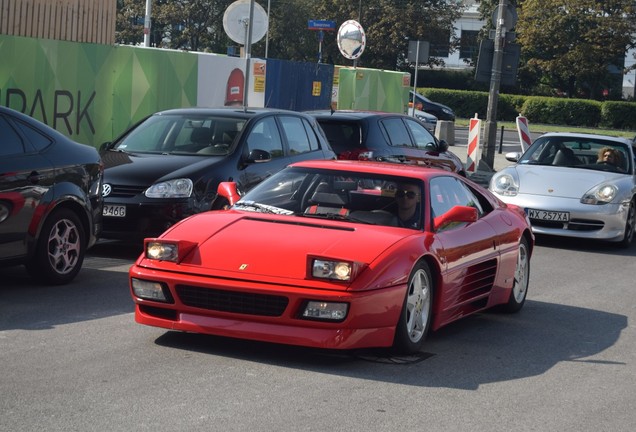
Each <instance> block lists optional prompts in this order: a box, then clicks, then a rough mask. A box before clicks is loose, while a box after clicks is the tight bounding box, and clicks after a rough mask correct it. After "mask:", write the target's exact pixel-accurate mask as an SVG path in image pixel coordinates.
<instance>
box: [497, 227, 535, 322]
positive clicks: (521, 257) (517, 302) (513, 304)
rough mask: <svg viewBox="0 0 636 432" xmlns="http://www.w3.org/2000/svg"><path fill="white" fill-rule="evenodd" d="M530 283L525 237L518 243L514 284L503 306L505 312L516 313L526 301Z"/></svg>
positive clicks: (528, 251)
mask: <svg viewBox="0 0 636 432" xmlns="http://www.w3.org/2000/svg"><path fill="white" fill-rule="evenodd" d="M529 282H530V249H529V248H528V241H527V240H526V239H525V237H522V238H521V241H520V242H519V251H518V254H517V267H516V268H515V276H514V282H513V283H512V290H511V291H510V298H509V299H508V303H507V304H506V305H504V308H503V309H504V311H505V312H509V313H512V312H517V311H519V310H520V309H521V308H522V307H523V304H524V303H525V301H526V295H527V294H528V284H529Z"/></svg>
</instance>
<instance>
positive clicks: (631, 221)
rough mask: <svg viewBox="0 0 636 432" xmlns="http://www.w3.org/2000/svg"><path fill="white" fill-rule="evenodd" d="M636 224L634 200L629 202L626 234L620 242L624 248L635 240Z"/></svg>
mask: <svg viewBox="0 0 636 432" xmlns="http://www.w3.org/2000/svg"><path fill="white" fill-rule="evenodd" d="M635 226H636V204H634V200H632V202H630V203H629V209H628V210H627V221H626V222H625V234H624V235H623V240H621V241H620V242H619V243H618V244H619V246H620V247H622V248H628V247H629V246H630V245H631V244H632V241H633V240H634V229H635V228H634V227H635Z"/></svg>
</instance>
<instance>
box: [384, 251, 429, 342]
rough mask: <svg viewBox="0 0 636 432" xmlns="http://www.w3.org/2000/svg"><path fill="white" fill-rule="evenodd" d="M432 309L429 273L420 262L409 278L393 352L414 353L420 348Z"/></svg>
mask: <svg viewBox="0 0 636 432" xmlns="http://www.w3.org/2000/svg"><path fill="white" fill-rule="evenodd" d="M432 307H433V279H432V278H431V271H430V269H429V267H428V265H427V264H426V263H425V262H420V263H419V264H418V265H417V266H415V268H414V269H413V271H412V272H411V276H410V277H409V282H408V288H407V291H406V296H405V299H404V305H403V306H402V312H401V314H400V319H399V321H398V325H397V328H396V330H395V339H394V343H393V348H394V350H395V351H397V352H399V353H414V352H417V351H419V350H420V349H421V348H422V344H423V343H424V339H425V338H426V334H427V333H428V329H429V326H430V322H431V314H432V310H433V308H432Z"/></svg>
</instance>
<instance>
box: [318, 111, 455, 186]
mask: <svg viewBox="0 0 636 432" xmlns="http://www.w3.org/2000/svg"><path fill="white" fill-rule="evenodd" d="M307 113H308V114H311V115H312V116H314V117H315V118H316V120H318V123H319V124H320V126H321V127H322V129H323V131H324V132H325V135H327V139H328V140H329V144H330V145H331V147H332V148H333V150H334V151H335V152H336V154H337V155H338V159H352V160H376V161H387V162H405V163H413V164H417V165H425V166H432V167H437V168H442V169H445V170H447V171H453V172H456V173H458V174H461V175H464V176H465V175H466V172H465V169H464V164H463V163H462V161H461V159H459V157H457V155H455V154H454V153H452V152H450V151H448V144H447V143H446V142H445V141H443V140H442V141H440V140H438V139H437V138H435V136H434V135H433V134H431V132H430V131H429V130H428V129H427V128H426V126H425V125H424V124H423V123H422V122H421V121H420V120H418V119H416V118H413V117H412V116H408V115H406V114H399V113H384V112H377V111H346V110H345V111H330V110H319V111H308V112H307Z"/></svg>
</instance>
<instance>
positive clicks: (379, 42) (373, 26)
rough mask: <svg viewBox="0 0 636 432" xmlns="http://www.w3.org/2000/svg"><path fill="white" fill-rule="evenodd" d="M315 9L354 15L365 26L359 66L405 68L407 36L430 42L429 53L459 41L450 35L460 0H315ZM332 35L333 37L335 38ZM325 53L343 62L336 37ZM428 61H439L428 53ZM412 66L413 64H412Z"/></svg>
mask: <svg viewBox="0 0 636 432" xmlns="http://www.w3.org/2000/svg"><path fill="white" fill-rule="evenodd" d="M318 4H319V5H318V8H317V13H318V14H319V15H320V16H321V19H330V20H333V21H336V24H337V27H339V26H340V25H341V24H342V23H343V22H344V21H346V20H349V19H355V20H356V21H358V22H359V23H360V24H361V25H362V27H363V28H364V30H365V35H366V39H367V44H366V47H365V51H364V53H363V54H362V56H361V57H360V58H359V60H358V62H357V64H358V65H359V66H364V67H371V68H376V69H386V70H408V68H409V66H411V65H409V62H408V60H407V58H406V57H407V53H408V47H409V40H420V41H428V42H430V43H431V55H432V56H433V55H434V54H435V52H436V50H438V51H440V50H442V51H443V50H448V51H452V50H454V49H455V48H456V46H457V44H458V41H457V40H456V38H454V37H453V36H452V35H453V31H452V30H453V24H454V22H455V21H456V20H457V19H458V18H459V17H460V16H461V11H462V6H461V5H460V4H459V2H449V1H446V0H365V1H364V3H363V2H362V1H359V2H358V3H356V2H342V1H340V0H320V1H318ZM334 39H335V38H334ZM324 49H325V50H326V52H327V53H328V56H331V57H332V58H334V59H338V60H339V61H336V63H341V64H342V63H344V62H346V61H348V60H346V59H343V58H342V56H341V55H340V52H339V50H338V47H337V44H336V41H335V40H334V41H333V42H331V43H327V44H326V46H325V47H324ZM429 64H430V65H433V64H441V62H440V60H439V59H436V58H434V57H431V59H430V61H429ZM411 67H412V66H411Z"/></svg>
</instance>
